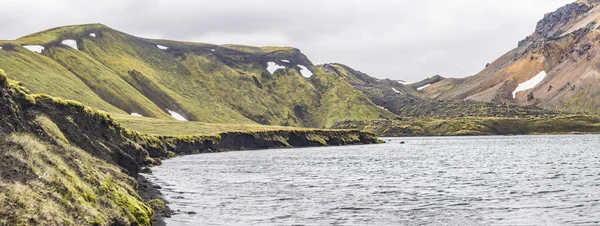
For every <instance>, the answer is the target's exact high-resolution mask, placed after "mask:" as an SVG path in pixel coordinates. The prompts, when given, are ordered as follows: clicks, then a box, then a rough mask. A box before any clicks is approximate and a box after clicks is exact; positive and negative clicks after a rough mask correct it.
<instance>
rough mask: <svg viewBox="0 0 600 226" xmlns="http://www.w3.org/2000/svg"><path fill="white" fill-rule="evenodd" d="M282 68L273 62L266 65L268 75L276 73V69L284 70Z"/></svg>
mask: <svg viewBox="0 0 600 226" xmlns="http://www.w3.org/2000/svg"><path fill="white" fill-rule="evenodd" d="M284 68H285V67H284V66H281V65H279V64H277V63H275V62H273V61H270V62H268V63H267V71H269V73H270V74H273V73H275V71H277V69H284Z"/></svg>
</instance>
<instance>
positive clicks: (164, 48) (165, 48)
mask: <svg viewBox="0 0 600 226" xmlns="http://www.w3.org/2000/svg"><path fill="white" fill-rule="evenodd" d="M156 47H158V48H159V49H162V50H167V49H169V47H166V46H163V45H156Z"/></svg>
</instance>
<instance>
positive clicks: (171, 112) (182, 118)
mask: <svg viewBox="0 0 600 226" xmlns="http://www.w3.org/2000/svg"><path fill="white" fill-rule="evenodd" d="M167 111H168V112H169V114H171V117H173V118H175V119H177V120H179V121H187V119H186V118H185V117H183V115H181V114H179V113H177V112H174V111H171V110H169V109H167Z"/></svg>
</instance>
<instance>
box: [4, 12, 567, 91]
mask: <svg viewBox="0 0 600 226" xmlns="http://www.w3.org/2000/svg"><path fill="white" fill-rule="evenodd" d="M573 1H574V0H486V1H483V0H423V1H408V0H398V1H393V0H388V1H384V0H382V1H367V0H350V1H348V0H328V1H319V0H302V1H301V0H287V1H285V6H286V7H277V8H276V9H273V6H275V5H281V4H282V3H281V1H280V0H279V1H277V0H253V1H247V0H222V1H209V0H199V1H191V0H169V1H167V0H147V1H141V0H131V1H119V0H106V1H93V2H90V1H75V0H57V1H44V0H30V1H21V0H5V1H4V2H3V4H4V5H10V7H2V8H0V26H1V27H2V30H0V39H15V38H17V37H19V36H23V35H26V34H29V33H33V32H36V31H41V30H44V29H47V28H50V27H55V26H60V25H68V24H80V23H104V24H106V25H108V26H111V27H113V28H115V29H118V30H121V31H124V32H127V33H130V34H134V35H139V36H146V37H151V38H165V39H174V40H185V41H197V42H207V43H216V44H225V43H235V44H247V45H260V46H265V45H281V46H293V47H297V48H299V49H301V50H302V52H303V53H305V54H306V55H308V57H309V58H310V59H311V60H312V61H313V63H316V64H319V63H327V62H340V63H345V64H347V65H349V66H351V67H353V68H355V69H358V70H361V71H364V72H366V73H368V74H370V75H372V76H375V77H379V78H384V77H389V78H393V79H403V80H407V81H418V80H420V79H423V78H426V77H430V76H432V75H434V74H440V75H443V76H446V77H457V76H459V77H462V76H468V75H472V74H475V73H477V72H478V71H479V70H481V69H483V68H484V65H485V64H486V63H488V62H491V61H493V60H495V59H496V58H497V57H499V56H500V55H502V54H503V53H505V52H506V51H508V50H510V49H512V48H514V47H516V45H517V42H518V41H519V40H521V39H523V38H525V37H526V36H527V35H529V34H531V33H532V32H533V30H534V28H535V25H536V23H537V21H539V20H540V19H541V18H542V17H543V15H544V14H545V13H547V12H550V11H553V10H555V9H557V8H558V7H560V6H562V5H565V4H567V3H570V2H573ZM22 15H28V16H27V17H23V16H22ZM58 15H60V16H58ZM106 15H111V16H110V17H107V16H106Z"/></svg>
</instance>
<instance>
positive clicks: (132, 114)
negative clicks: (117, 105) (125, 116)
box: [131, 112, 144, 117]
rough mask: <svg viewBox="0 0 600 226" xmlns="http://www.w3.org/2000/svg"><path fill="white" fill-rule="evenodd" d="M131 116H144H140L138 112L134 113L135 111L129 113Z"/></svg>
mask: <svg viewBox="0 0 600 226" xmlns="http://www.w3.org/2000/svg"><path fill="white" fill-rule="evenodd" d="M131 116H136V117H144V116H142V115H140V114H138V113H135V112H132V113H131Z"/></svg>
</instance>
